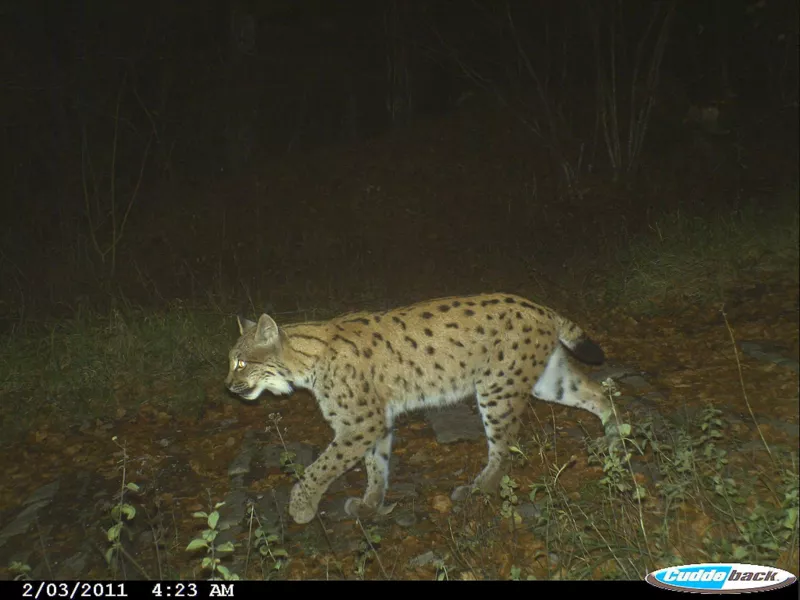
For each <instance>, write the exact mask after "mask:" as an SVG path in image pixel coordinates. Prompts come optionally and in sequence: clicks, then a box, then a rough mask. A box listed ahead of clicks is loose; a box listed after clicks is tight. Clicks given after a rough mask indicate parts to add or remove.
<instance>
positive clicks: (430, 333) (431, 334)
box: [423, 327, 433, 337]
mask: <svg viewBox="0 0 800 600" xmlns="http://www.w3.org/2000/svg"><path fill="white" fill-rule="evenodd" d="M423 331H424V332H425V335H427V336H428V337H433V332H432V331H431V330H430V329H428V328H427V327H426V328H425V329H423Z"/></svg>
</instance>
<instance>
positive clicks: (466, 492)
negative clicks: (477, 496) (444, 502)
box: [450, 484, 478, 502]
mask: <svg viewBox="0 0 800 600" xmlns="http://www.w3.org/2000/svg"><path fill="white" fill-rule="evenodd" d="M477 491H478V488H477V487H475V486H474V485H473V484H470V485H459V486H458V487H457V488H456V489H454V490H453V493H452V494H450V500H452V501H453V502H463V501H464V500H466V499H467V498H469V497H470V495H472V493H473V492H477Z"/></svg>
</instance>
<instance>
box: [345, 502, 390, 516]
mask: <svg viewBox="0 0 800 600" xmlns="http://www.w3.org/2000/svg"><path fill="white" fill-rule="evenodd" d="M395 506H397V502H394V503H392V504H388V505H387V504H380V505H379V506H378V507H376V508H373V507H371V506H369V505H368V504H366V503H365V502H364V501H363V500H361V499H360V498H348V499H347V501H346V502H345V503H344V512H346V513H347V514H348V515H350V516H351V517H353V518H356V519H357V518H359V517H367V516H370V515H377V516H380V517H382V516H384V515H388V514H389V513H390V512H392V511H393V510H394V507H395Z"/></svg>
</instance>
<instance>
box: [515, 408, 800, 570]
mask: <svg viewBox="0 0 800 600" xmlns="http://www.w3.org/2000/svg"><path fill="white" fill-rule="evenodd" d="M696 421H697V422H696V423H693V424H692V425H689V426H681V425H676V424H674V423H671V422H667V421H665V420H662V419H658V420H654V419H645V420H643V421H641V422H639V423H638V424H637V425H635V426H633V427H631V428H630V429H629V430H626V435H624V436H623V437H622V439H623V440H624V443H616V444H613V443H612V444H609V443H608V440H605V439H600V440H593V441H591V442H589V444H588V451H589V454H590V456H591V460H590V463H595V464H597V465H599V466H601V467H602V469H603V473H604V476H603V477H601V478H598V479H597V480H595V479H594V478H593V479H592V481H589V482H587V483H585V484H583V485H582V486H581V487H580V489H579V490H578V491H577V492H576V491H575V490H574V489H567V488H566V487H565V486H564V485H563V484H562V482H561V480H560V478H559V476H560V475H561V473H562V471H563V470H564V468H565V465H559V464H555V463H553V462H552V458H553V456H552V452H550V451H549V450H548V451H546V452H542V453H540V457H541V459H542V461H543V463H544V464H543V467H544V468H545V470H546V472H547V475H545V476H542V477H541V478H540V479H539V480H538V481H536V482H535V483H534V484H533V485H531V486H530V490H529V496H530V497H529V500H530V501H531V502H533V503H534V504H535V505H536V506H537V507H538V508H539V511H540V512H539V515H538V517H537V518H536V519H535V520H534V521H533V522H531V521H530V520H528V521H526V522H525V523H524V524H523V527H526V528H530V529H531V530H532V531H533V533H534V535H535V537H536V538H537V539H540V540H542V541H543V542H544V543H545V549H544V551H543V552H542V553H541V555H542V557H545V558H544V560H539V561H538V562H537V564H518V565H516V567H517V571H516V576H517V578H523V579H524V578H525V577H526V576H532V577H535V578H555V579H582V580H583V579H597V578H605V579H634V580H635V579H642V578H643V577H644V576H645V575H646V574H647V573H648V572H651V571H653V570H656V569H660V568H663V567H667V566H672V565H679V564H689V563H701V562H725V561H736V562H743V563H753V564H765V565H776V566H778V567H780V568H783V569H786V570H789V571H792V572H795V571H796V567H797V563H798V550H797V548H798V541H799V539H800V538H799V537H798V506H799V504H798V478H797V466H798V463H797V460H798V454H797V450H796V449H783V450H781V449H780V448H777V447H773V448H772V449H771V450H772V455H773V457H775V458H774V459H773V458H771V457H770V456H768V455H767V454H766V452H765V451H763V449H760V450H758V451H756V452H750V453H745V454H748V456H747V458H744V457H743V456H742V455H741V451H740V450H738V449H737V448H736V443H735V441H734V440H731V439H730V436H729V433H728V431H727V429H728V426H727V423H726V422H725V420H724V419H723V418H721V416H720V412H719V411H718V410H716V409H714V408H713V407H707V408H706V409H705V410H703V411H702V412H701V413H700V414H699V416H698V418H697V419H696ZM543 443H544V444H545V445H546V441H544V440H542V439H539V440H537V441H536V442H535V443H534V445H539V446H541V445H542V444H543ZM534 454H535V453H534ZM637 464H638V465H639V467H641V466H644V468H638V467H637ZM637 473H646V474H647V475H646V476H641V475H637ZM517 493H518V495H519V496H520V497H522V496H523V490H519V491H518V492H517ZM547 557H557V565H550V566H549V567H548V566H547V565H548V560H547Z"/></svg>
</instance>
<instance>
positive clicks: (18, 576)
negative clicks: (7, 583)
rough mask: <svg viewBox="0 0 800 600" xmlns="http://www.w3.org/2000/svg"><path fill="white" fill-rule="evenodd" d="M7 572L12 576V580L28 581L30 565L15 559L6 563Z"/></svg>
mask: <svg viewBox="0 0 800 600" xmlns="http://www.w3.org/2000/svg"><path fill="white" fill-rule="evenodd" d="M8 572H9V574H11V575H13V576H14V577H13V579H14V581H29V580H30V578H31V567H30V565H28V564H26V563H22V562H19V561H17V560H14V561H11V564H10V565H8Z"/></svg>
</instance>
